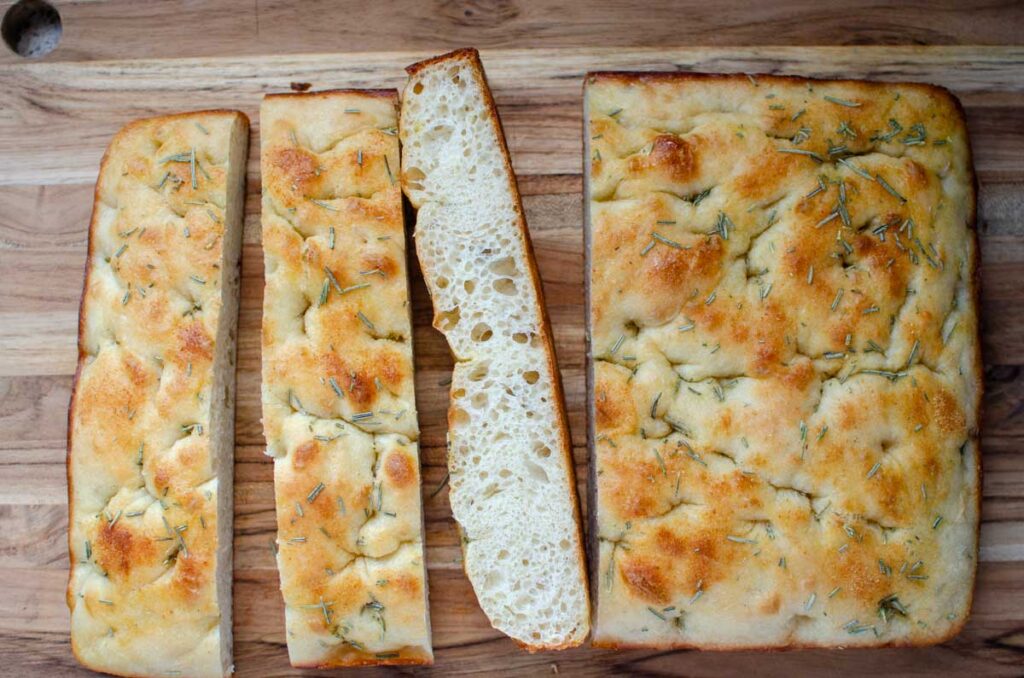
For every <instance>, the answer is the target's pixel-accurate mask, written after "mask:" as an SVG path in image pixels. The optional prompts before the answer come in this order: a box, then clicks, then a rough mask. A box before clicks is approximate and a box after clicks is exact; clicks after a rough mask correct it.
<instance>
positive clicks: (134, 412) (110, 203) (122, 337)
mask: <svg viewBox="0 0 1024 678" xmlns="http://www.w3.org/2000/svg"><path fill="white" fill-rule="evenodd" d="M248 132H249V122H248V120H247V119H246V117H245V116H244V115H243V114H241V113H238V112H236V111H202V112H196V113H183V114H181V115H170V116H162V117H158V118H150V119H146V120H139V121H137V122H133V123H131V124H129V125H128V126H126V127H125V128H123V129H122V130H121V131H120V132H119V133H118V134H117V135H116V136H115V137H114V139H113V140H112V141H111V142H110V146H109V148H108V149H107V152H106V155H105V156H104V157H103V162H102V164H101V165H100V172H99V179H98V180H97V182H96V196H95V204H94V207H93V212H92V220H91V223H90V228H89V252H88V259H87V262H86V275H85V289H84V293H83V296H82V304H81V311H80V317H79V340H78V352H79V359H78V371H77V374H76V376H75V385H74V388H73V389H72V396H71V407H70V412H69V415H68V504H69V511H70V519H69V535H68V542H69V551H70V556H71V577H70V582H69V584H68V591H67V602H68V607H69V608H70V609H71V647H72V650H73V651H74V654H75V656H76V657H77V658H78V660H79V661H80V662H81V663H82V664H83V665H85V666H87V667H89V668H90V669H94V670H97V671H104V672H107V673H113V674H117V675H125V676H129V675H130V676H167V675H173V674H175V672H177V673H178V674H180V675H188V676H223V675H228V674H229V673H231V670H232V666H231V529H232V470H233V461H234V454H233V449H234V402H235V398H234V389H235V379H234V363H235V321H236V318H237V309H238V300H237V298H238V256H239V251H240V246H241V235H242V223H241V222H242V211H243V198H244V188H245V160H246V153H247V149H248V143H249V134H248Z"/></svg>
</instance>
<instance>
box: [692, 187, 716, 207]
mask: <svg viewBox="0 0 1024 678" xmlns="http://www.w3.org/2000/svg"><path fill="white" fill-rule="evenodd" d="M709 195H711V189H710V188H705V189H704V190H703V191H701V192H700V193H698V194H697V195H695V196H693V197H692V198H691V199H690V202H692V203H693V206H694V207H696V206H697V205H699V204H701V202H702V201H703V200H704V198H706V197H708V196H709Z"/></svg>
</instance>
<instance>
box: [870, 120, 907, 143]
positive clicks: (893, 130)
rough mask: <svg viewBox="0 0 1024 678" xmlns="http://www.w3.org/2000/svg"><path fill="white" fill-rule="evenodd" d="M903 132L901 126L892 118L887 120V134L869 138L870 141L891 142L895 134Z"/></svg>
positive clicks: (879, 133)
mask: <svg viewBox="0 0 1024 678" xmlns="http://www.w3.org/2000/svg"><path fill="white" fill-rule="evenodd" d="M902 131H903V125H901V124H899V123H898V122H897V121H896V120H894V119H893V118H889V132H888V133H887V134H882V133H881V132H878V133H876V134H875V135H874V136H872V137H871V141H892V140H893V139H894V138H895V137H896V135H897V134H899V133H900V132H902Z"/></svg>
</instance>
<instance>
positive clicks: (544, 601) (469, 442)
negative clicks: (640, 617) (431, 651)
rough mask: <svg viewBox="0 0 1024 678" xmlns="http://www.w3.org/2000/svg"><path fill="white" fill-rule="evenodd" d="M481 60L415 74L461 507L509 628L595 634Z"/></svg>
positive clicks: (490, 611)
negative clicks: (449, 366) (450, 363)
mask: <svg viewBox="0 0 1024 678" xmlns="http://www.w3.org/2000/svg"><path fill="white" fill-rule="evenodd" d="M484 87H486V84H485V83H484V82H483V78H482V73H481V72H480V71H479V70H478V69H477V67H476V65H475V63H474V62H473V61H470V60H468V59H465V58H458V57H453V58H450V59H447V60H444V61H441V62H436V63H434V64H432V65H429V66H427V67H424V68H422V69H421V70H419V71H417V72H416V73H414V74H413V76H412V77H411V79H410V82H409V85H408V86H407V88H406V90H405V96H404V100H403V108H402V120H401V137H402V142H403V168H404V172H403V187H404V189H405V191H406V193H407V195H408V196H409V198H410V200H411V201H412V203H413V205H414V206H415V207H416V208H417V209H418V214H417V222H416V233H415V238H416V250H417V253H418V255H419V259H420V263H421V265H422V268H423V273H424V277H425V278H426V281H427V284H428V286H429V289H430V293H431V297H432V299H433V302H434V310H435V316H434V324H435V326H436V327H437V328H438V329H440V330H441V331H442V332H443V333H444V334H445V337H446V338H447V340H448V342H449V344H450V346H451V350H452V352H453V353H454V356H455V359H456V365H455V369H454V373H453V377H452V391H451V396H452V399H451V405H450V411H449V438H450V439H449V459H448V464H449V469H450V473H451V490H450V498H451V504H452V511H453V513H454V515H455V518H456V520H457V521H458V522H459V524H460V526H461V529H462V532H463V550H464V554H465V567H466V572H467V574H468V576H469V578H470V581H471V582H472V584H473V587H474V589H475V591H476V594H477V597H478V599H479V601H480V605H481V607H482V608H483V610H484V612H485V613H486V614H487V616H488V617H489V618H490V620H491V623H492V624H493V625H494V627H495V628H497V629H499V630H501V631H502V632H504V633H506V634H508V635H509V636H511V637H513V638H515V639H516V640H518V641H520V642H521V643H523V644H524V645H526V646H527V647H529V648H530V649H543V648H556V647H566V646H573V645H578V644H579V643H581V642H582V640H583V639H584V638H585V637H586V635H587V633H588V630H589V619H588V618H589V604H588V599H587V593H586V575H585V572H584V570H583V561H582V556H581V544H580V531H579V526H578V523H577V513H576V504H575V502H576V496H575V490H574V486H573V475H572V469H571V466H570V464H571V459H570V457H569V454H568V449H569V447H568V442H569V441H568V431H567V429H566V427H565V424H564V419H563V418H562V416H561V410H560V408H561V406H562V405H561V403H560V397H559V392H558V390H557V383H556V381H555V380H556V378H557V377H556V375H555V374H554V373H553V368H554V360H553V355H552V353H551V351H550V349H549V347H548V344H547V342H548V335H547V329H546V328H545V327H544V319H543V313H542V309H541V306H540V301H539V298H538V290H537V289H536V284H537V282H536V279H535V277H534V276H535V274H534V271H533V263H532V261H531V259H530V257H531V254H530V252H529V249H528V244H527V241H526V239H525V235H524V232H523V226H524V224H523V221H522V215H521V214H520V212H519V209H518V207H519V205H518V197H517V195H516V193H515V188H514V179H513V178H512V177H511V176H510V169H509V168H508V167H507V165H506V159H505V156H504V153H503V148H502V141H501V139H500V137H499V134H500V128H499V127H498V125H497V120H496V119H494V118H492V115H493V113H492V109H490V107H489V103H488V98H487V96H486V92H485V90H484Z"/></svg>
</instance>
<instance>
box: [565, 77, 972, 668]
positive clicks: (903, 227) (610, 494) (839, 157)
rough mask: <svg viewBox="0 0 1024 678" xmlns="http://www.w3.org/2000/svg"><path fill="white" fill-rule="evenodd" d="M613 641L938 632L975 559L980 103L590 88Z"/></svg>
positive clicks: (818, 86)
mask: <svg viewBox="0 0 1024 678" xmlns="http://www.w3.org/2000/svg"><path fill="white" fill-rule="evenodd" d="M585 113H586V125H585V139H586V142H587V144H588V148H587V150H586V155H585V162H586V173H585V177H586V190H587V201H586V204H587V206H588V218H587V230H588V257H589V260H588V278H589V282H590V291H589V295H588V296H589V303H590V309H589V330H590V332H589V335H590V336H591V337H592V342H593V343H592V346H591V351H590V353H591V368H592V380H591V381H592V384H593V392H592V399H591V404H592V411H591V421H592V422H593V425H594V429H593V431H592V440H593V441H594V443H595V450H594V464H593V466H594V470H595V478H596V489H597V493H596V498H595V500H594V501H593V502H592V503H591V504H590V505H591V506H592V507H594V508H595V512H596V523H597V529H596V533H597V536H598V539H599V542H598V543H599V545H598V549H599V555H600V559H599V570H598V571H599V572H600V573H601V574H600V576H601V579H600V581H599V582H597V585H596V589H597V591H598V604H597V614H596V616H595V631H594V644H595V645H597V646H601V647H620V648H621V647H658V648H666V647H697V648H702V649H730V650H731V649H754V648H788V647H848V646H881V645H928V644H934V643H939V642H942V641H944V640H946V639H948V638H950V637H951V636H953V635H954V634H956V633H957V631H958V630H959V629H960V628H962V626H963V624H964V623H965V621H966V619H967V616H968V613H969V610H970V604H971V592H972V586H973V582H974V572H975V567H976V563H977V529H978V515H979V505H978V502H979V497H980V491H979V489H980V488H979V474H980V468H979V464H980V459H979V454H978V425H979V415H978V410H979V404H980V400H981V386H982V384H981V362H980V355H979V341H978V318H977V308H978V306H977V259H978V257H977V245H976V232H975V229H974V221H975V186H974V175H973V171H972V168H971V154H970V147H969V144H968V139H967V130H966V126H965V123H964V119H963V113H962V111H961V109H960V107H959V104H958V102H957V101H956V99H955V98H954V97H953V96H952V95H950V94H949V92H947V91H945V90H943V89H941V88H938V87H933V86H929V85H918V84H906V83H904V84H889V83H871V82H860V81H814V80H807V79H803V78H780V77H772V76H757V77H748V76H745V75H741V74H737V75H728V76H710V75H695V74H663V73H645V74H640V73H597V74H592V75H590V76H588V78H587V85H586V103H585Z"/></svg>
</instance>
